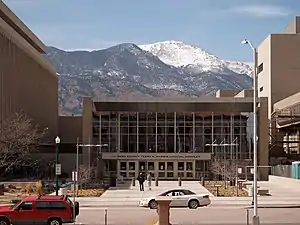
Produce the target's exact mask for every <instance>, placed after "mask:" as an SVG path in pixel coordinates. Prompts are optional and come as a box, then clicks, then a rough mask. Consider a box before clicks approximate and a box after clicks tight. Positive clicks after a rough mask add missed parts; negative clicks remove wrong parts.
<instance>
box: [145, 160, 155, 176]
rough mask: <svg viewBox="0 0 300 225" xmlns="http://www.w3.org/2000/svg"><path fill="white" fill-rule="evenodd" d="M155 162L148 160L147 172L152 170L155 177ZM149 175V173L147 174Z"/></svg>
mask: <svg viewBox="0 0 300 225" xmlns="http://www.w3.org/2000/svg"><path fill="white" fill-rule="evenodd" d="M154 165H155V164H154V162H147V172H148V173H149V172H151V176H152V177H154V176H155V166H154ZM147 176H148V174H147Z"/></svg>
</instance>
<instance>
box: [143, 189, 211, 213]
mask: <svg viewBox="0 0 300 225" xmlns="http://www.w3.org/2000/svg"><path fill="white" fill-rule="evenodd" d="M158 196H170V197H172V202H171V203H170V207H189V208H190V209H197V208H198V207H202V206H208V205H209V204H210V203H211V201H210V199H209V195H203V194H196V193H194V192H192V191H190V190H186V189H174V190H169V191H166V192H164V193H162V194H160V195H158ZM139 206H140V207H149V208H150V209H156V208H157V202H156V200H155V197H149V198H143V199H141V201H140V203H139Z"/></svg>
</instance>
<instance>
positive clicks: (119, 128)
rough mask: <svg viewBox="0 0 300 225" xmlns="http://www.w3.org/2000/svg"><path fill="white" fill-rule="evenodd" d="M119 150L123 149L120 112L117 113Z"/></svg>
mask: <svg viewBox="0 0 300 225" xmlns="http://www.w3.org/2000/svg"><path fill="white" fill-rule="evenodd" d="M117 116H118V117H117V135H118V137H117V152H120V149H121V116H120V112H118V114H117Z"/></svg>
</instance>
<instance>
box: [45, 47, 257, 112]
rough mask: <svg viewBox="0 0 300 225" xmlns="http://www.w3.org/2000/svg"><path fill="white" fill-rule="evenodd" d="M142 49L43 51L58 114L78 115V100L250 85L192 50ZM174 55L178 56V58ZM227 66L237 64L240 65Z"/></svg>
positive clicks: (181, 93) (249, 80)
mask: <svg viewBox="0 0 300 225" xmlns="http://www.w3.org/2000/svg"><path fill="white" fill-rule="evenodd" d="M141 47H142V48H144V49H146V48H147V46H146V47H145V46H141ZM141 47H139V46H137V45H135V44H133V43H123V44H120V45H116V46H113V47H110V48H107V49H102V50H95V51H64V50H61V49H57V48H54V47H48V49H47V55H46V58H47V59H48V60H49V61H50V62H51V63H52V65H53V66H54V68H55V69H56V72H57V74H58V78H59V92H60V95H59V98H60V99H59V100H60V109H61V112H62V113H63V114H70V113H72V114H80V113H81V100H82V96H91V97H93V98H94V99H100V98H101V99H103V98H106V97H117V98H123V99H128V98H129V99H130V98H136V97H138V98H139V99H149V98H151V97H155V98H157V97H163V96H166V95H167V96H173V97H176V98H180V97H181V96H183V97H185V96H201V95H213V94H215V93H216V91H217V90H219V89H222V90H243V89H249V88H251V86H252V78H251V77H250V76H248V75H247V74H238V73H236V72H234V71H233V69H230V62H228V61H224V60H220V59H219V58H218V57H216V56H214V55H212V54H209V53H207V52H205V51H203V50H201V49H199V48H197V47H193V46H191V47H190V46H187V45H186V44H183V43H181V44H180V43H178V42H176V43H175V42H173V44H170V45H161V48H159V49H158V50H157V51H155V52H154V53H151V51H150V49H151V47H150V48H149V49H148V51H144V50H142V49H141ZM148 47H149V46H148ZM176 49H177V50H176ZM175 50H176V51H175ZM153 51H154V50H153ZM178 52H179V53H182V54H181V57H180V54H179V53H178ZM183 53H184V54H183ZM163 56H165V58H163ZM167 56H169V58H168V57H167ZM171 56H172V57H171ZM191 56H193V57H191ZM167 60H169V61H167ZM172 60H173V61H172ZM191 63H194V64H191ZM199 65H201V67H200V66H199ZM232 65H239V62H237V63H235V64H232ZM232 65H231V67H233V66H232Z"/></svg>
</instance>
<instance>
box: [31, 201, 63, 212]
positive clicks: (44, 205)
mask: <svg viewBox="0 0 300 225" xmlns="http://www.w3.org/2000/svg"><path fill="white" fill-rule="evenodd" d="M36 209H37V210H64V209H66V206H65V204H64V203H63V202H47V201H37V202H36Z"/></svg>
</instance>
